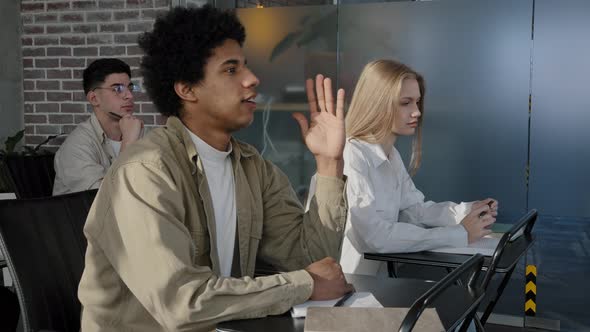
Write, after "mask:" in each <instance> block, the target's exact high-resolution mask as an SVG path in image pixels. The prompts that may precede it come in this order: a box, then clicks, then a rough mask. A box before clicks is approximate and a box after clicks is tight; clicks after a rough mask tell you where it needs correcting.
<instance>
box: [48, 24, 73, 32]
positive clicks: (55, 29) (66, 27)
mask: <svg viewBox="0 0 590 332" xmlns="http://www.w3.org/2000/svg"><path fill="white" fill-rule="evenodd" d="M46 29H47V33H66V32H70V31H72V27H70V26H69V25H48V26H47V28H46Z"/></svg>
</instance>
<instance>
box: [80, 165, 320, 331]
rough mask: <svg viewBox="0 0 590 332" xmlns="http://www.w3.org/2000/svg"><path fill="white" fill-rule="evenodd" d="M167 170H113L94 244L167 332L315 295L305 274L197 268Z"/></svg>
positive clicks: (274, 310)
mask: <svg viewBox="0 0 590 332" xmlns="http://www.w3.org/2000/svg"><path fill="white" fill-rule="evenodd" d="M164 169H165V168H164V166H161V165H158V164H150V163H148V162H141V163H129V164H123V165H120V166H117V169H112V170H111V171H110V172H109V173H108V175H107V178H105V181H104V182H103V185H102V187H101V190H100V192H99V194H98V196H97V199H96V202H95V205H98V206H99V207H102V208H103V210H104V211H102V212H101V211H97V212H95V213H97V214H98V213H102V214H103V215H102V217H101V216H96V217H95V218H99V220H102V223H93V224H94V225H93V226H92V227H96V228H97V229H94V230H93V231H92V232H89V233H91V234H96V235H95V237H96V238H95V239H89V241H90V240H92V241H95V242H96V243H98V244H99V246H100V248H101V249H102V250H103V251H104V255H105V256H106V257H107V259H108V260H109V262H110V263H111V264H112V266H113V267H114V269H115V270H116V272H117V274H118V275H119V276H120V278H121V279H122V281H123V282H124V284H125V286H126V287H128V288H129V290H130V291H131V292H132V293H133V295H134V296H135V297H136V298H137V299H138V300H139V302H140V303H141V304H142V305H143V307H144V308H145V309H146V310H147V311H148V312H149V313H150V315H151V316H152V317H154V319H155V320H157V321H158V323H159V324H161V325H162V326H163V327H165V330H167V331H194V330H195V329H196V330H200V329H204V328H212V327H213V326H214V324H215V323H217V322H220V321H224V320H231V319H244V318H254V317H263V316H266V315H270V314H280V313H283V312H285V311H287V310H288V309H289V308H290V307H292V306H293V305H294V304H298V303H301V302H303V301H305V300H307V299H308V298H309V296H311V292H312V288H313V280H312V279H311V276H310V275H309V274H308V273H307V272H305V271H295V272H290V273H283V274H277V275H273V276H268V277H260V278H250V277H244V278H220V277H217V276H216V275H214V274H213V273H212V271H211V269H210V268H209V267H207V266H198V265H195V264H193V255H194V250H195V249H194V248H195V246H194V243H193V242H192V238H191V236H190V234H189V231H188V229H187V228H186V227H185V226H184V224H183V220H184V219H185V218H187V217H190V216H185V209H184V207H183V199H182V197H183V195H182V193H181V190H182V188H178V187H177V185H176V184H175V182H174V181H173V179H172V178H171V177H170V176H168V174H172V173H169V172H168V171H165V170H164Z"/></svg>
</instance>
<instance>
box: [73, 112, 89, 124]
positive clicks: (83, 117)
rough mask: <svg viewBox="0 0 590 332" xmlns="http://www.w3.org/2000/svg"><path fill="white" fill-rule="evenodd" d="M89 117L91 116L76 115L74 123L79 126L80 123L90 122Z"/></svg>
mask: <svg viewBox="0 0 590 332" xmlns="http://www.w3.org/2000/svg"><path fill="white" fill-rule="evenodd" d="M89 117H90V114H76V115H75V116H74V123H75V124H78V123H80V122H84V121H86V120H88V118H89Z"/></svg>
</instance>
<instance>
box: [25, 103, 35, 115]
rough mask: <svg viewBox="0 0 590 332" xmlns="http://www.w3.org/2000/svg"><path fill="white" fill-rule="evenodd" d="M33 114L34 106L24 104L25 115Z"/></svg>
mask: <svg viewBox="0 0 590 332" xmlns="http://www.w3.org/2000/svg"><path fill="white" fill-rule="evenodd" d="M33 112H35V104H31V103H25V114H26V113H33Z"/></svg>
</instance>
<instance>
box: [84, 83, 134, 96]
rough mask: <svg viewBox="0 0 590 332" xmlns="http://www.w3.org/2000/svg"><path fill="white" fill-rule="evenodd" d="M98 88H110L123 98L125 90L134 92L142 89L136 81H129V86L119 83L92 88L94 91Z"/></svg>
mask: <svg viewBox="0 0 590 332" xmlns="http://www.w3.org/2000/svg"><path fill="white" fill-rule="evenodd" d="M96 89H109V90H111V91H113V92H114V93H115V94H116V95H117V96H119V97H121V98H122V97H124V96H125V92H127V91H129V92H131V94H133V93H134V92H139V91H141V90H140V88H139V85H136V84H134V83H129V85H127V86H125V85H124V84H120V83H117V84H113V85H111V86H109V87H104V88H103V87H97V88H94V89H92V91H94V90H96Z"/></svg>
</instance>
